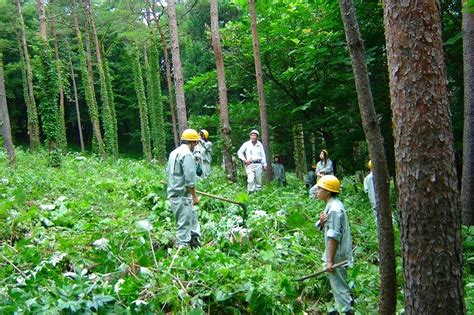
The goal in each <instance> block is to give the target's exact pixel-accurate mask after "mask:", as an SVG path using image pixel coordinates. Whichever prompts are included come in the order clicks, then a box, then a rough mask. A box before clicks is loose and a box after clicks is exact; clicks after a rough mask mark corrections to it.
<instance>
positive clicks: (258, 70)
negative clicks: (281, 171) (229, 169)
mask: <svg viewBox="0 0 474 315" xmlns="http://www.w3.org/2000/svg"><path fill="white" fill-rule="evenodd" d="M249 12H250V19H251V28H252V43H253V57H254V60H255V77H256V79H257V91H258V104H259V107H260V127H261V128H262V143H263V148H264V150H265V155H266V157H267V177H268V180H270V181H271V180H272V179H273V170H272V163H271V161H272V157H271V155H270V144H269V133H268V120H267V105H266V103H265V90H264V89H265V87H264V85H263V75H262V62H261V61H260V40H259V39H258V31H257V16H256V12H255V0H249Z"/></svg>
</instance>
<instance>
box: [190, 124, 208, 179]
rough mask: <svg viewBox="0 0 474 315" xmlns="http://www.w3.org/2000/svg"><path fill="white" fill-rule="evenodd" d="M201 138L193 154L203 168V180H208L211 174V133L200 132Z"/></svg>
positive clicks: (202, 130)
mask: <svg viewBox="0 0 474 315" xmlns="http://www.w3.org/2000/svg"><path fill="white" fill-rule="evenodd" d="M199 137H200V140H199V142H198V144H197V145H196V147H195V148H194V151H193V154H194V156H195V158H196V162H197V163H199V165H200V166H201V170H202V175H201V178H206V177H208V176H209V175H210V174H211V162H212V155H211V153H212V142H211V141H209V132H208V131H207V130H206V129H201V130H200V131H199Z"/></svg>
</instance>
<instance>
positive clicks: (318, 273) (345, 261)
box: [293, 260, 349, 281]
mask: <svg viewBox="0 0 474 315" xmlns="http://www.w3.org/2000/svg"><path fill="white" fill-rule="evenodd" d="M348 263H349V262H348V261H347V260H344V261H341V262H338V263H337V264H334V265H332V267H333V268H337V267H343V266H345V265H347V264H348ZM326 271H328V269H327V268H324V269H323V270H321V271H318V272H315V273H312V274H310V275H307V276H304V277H303V278H299V279H293V281H304V280H306V279H309V278H312V277H316V276H318V275H320V274H322V273H325V272H326Z"/></svg>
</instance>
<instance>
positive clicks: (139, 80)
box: [130, 45, 151, 161]
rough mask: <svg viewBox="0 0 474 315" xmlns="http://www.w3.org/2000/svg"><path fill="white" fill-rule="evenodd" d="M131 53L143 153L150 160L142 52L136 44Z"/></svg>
mask: <svg viewBox="0 0 474 315" xmlns="http://www.w3.org/2000/svg"><path fill="white" fill-rule="evenodd" d="M130 55H131V59H132V68H133V80H134V85H135V92H136V94H137V102H138V108H139V109H140V130H141V141H142V146H143V154H144V156H145V158H146V159H147V160H148V161H150V160H151V138H150V124H149V120H148V104H147V100H146V96H145V87H144V85H143V77H142V67H141V62H140V52H139V50H138V47H137V46H136V45H134V46H133V47H132V49H131V52H130Z"/></svg>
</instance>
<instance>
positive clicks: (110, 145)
mask: <svg viewBox="0 0 474 315" xmlns="http://www.w3.org/2000/svg"><path fill="white" fill-rule="evenodd" d="M84 5H85V12H86V18H87V19H88V21H89V24H90V28H91V31H92V34H91V35H92V39H93V41H94V48H95V56H96V61H97V70H98V72H99V81H100V96H101V100H102V117H103V118H102V124H103V127H104V139H105V150H106V151H107V154H109V155H110V156H112V157H114V158H118V152H117V151H116V149H117V147H118V146H117V143H116V140H117V138H118V137H117V135H116V130H117V127H116V126H114V121H116V120H115V119H114V118H113V117H112V107H113V104H111V101H112V100H113V96H109V89H107V78H106V75H105V70H104V60H103V57H102V53H101V49H100V44H99V38H98V36H97V29H96V27H95V20H94V11H93V6H92V3H91V1H90V0H85V2H84ZM110 93H112V91H110Z"/></svg>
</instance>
